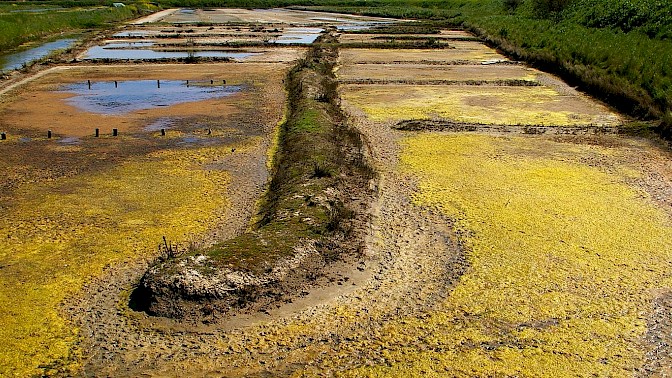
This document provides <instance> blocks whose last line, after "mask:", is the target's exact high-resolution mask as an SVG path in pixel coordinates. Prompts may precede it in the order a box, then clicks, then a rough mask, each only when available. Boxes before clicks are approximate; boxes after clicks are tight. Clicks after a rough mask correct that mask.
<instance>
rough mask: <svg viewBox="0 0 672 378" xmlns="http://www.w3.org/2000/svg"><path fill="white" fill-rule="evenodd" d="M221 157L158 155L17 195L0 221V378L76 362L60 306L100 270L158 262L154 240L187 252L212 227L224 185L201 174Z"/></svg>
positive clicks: (215, 152)
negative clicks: (153, 255) (185, 246)
mask: <svg viewBox="0 0 672 378" xmlns="http://www.w3.org/2000/svg"><path fill="white" fill-rule="evenodd" d="M227 153H230V152H227V149H225V148H203V149H200V150H196V151H195V150H185V151H172V152H171V151H164V152H156V153H152V154H150V155H149V156H147V157H145V158H140V159H134V160H131V161H128V162H125V163H122V164H120V165H119V166H118V167H115V168H111V169H109V170H105V171H101V172H97V173H91V174H86V175H79V176H76V177H72V178H66V179H62V180H58V181H55V182H52V183H49V184H46V185H44V184H42V185H34V184H33V185H30V184H29V185H24V186H22V187H21V188H20V189H19V190H17V192H16V193H15V195H14V201H15V204H14V205H13V206H11V207H9V208H7V209H3V216H2V217H1V218H0V235H2V238H0V265H2V277H1V278H0V297H2V298H3V299H2V308H1V309H0V324H2V327H0V375H1V376H16V377H26V376H31V375H33V374H37V373H38V372H41V371H42V369H38V366H42V367H43V368H44V367H48V366H49V365H52V364H54V362H56V365H55V366H54V367H55V368H56V367H58V368H63V366H58V365H59V364H70V363H73V362H75V361H76V359H77V358H76V353H77V349H76V341H77V337H76V336H77V330H75V329H71V326H70V325H69V324H67V323H66V321H65V320H64V319H63V318H62V317H61V316H60V312H59V305H60V303H61V302H62V301H63V300H64V299H65V298H67V297H68V296H69V295H72V294H74V293H76V292H78V290H79V289H80V288H81V287H82V285H83V284H84V283H85V282H86V281H87V279H89V277H95V276H97V275H99V274H100V272H101V271H102V269H103V268H104V267H105V266H107V265H110V264H114V263H119V262H123V261H130V260H131V259H137V258H138V257H148V252H149V253H156V248H157V245H158V244H159V243H160V242H161V238H162V236H164V235H165V236H166V237H167V238H168V240H171V241H172V242H178V243H186V242H188V241H189V240H190V239H191V238H192V237H193V236H194V235H198V234H202V233H203V232H205V231H207V230H208V229H209V228H210V227H212V225H213V223H214V221H215V220H216V218H217V216H218V214H220V213H221V212H222V210H223V208H224V206H225V205H226V199H225V198H223V197H222V193H225V189H226V183H227V181H228V176H227V173H226V172H225V171H219V170H208V169H204V166H205V164H208V163H210V162H212V161H215V160H217V159H218V158H219V157H221V156H223V155H224V154H227ZM71 368H72V369H75V368H76V365H73V366H71ZM67 369H68V368H67V367H66V370H67ZM46 371H47V372H48V371H49V369H47V370H46Z"/></svg>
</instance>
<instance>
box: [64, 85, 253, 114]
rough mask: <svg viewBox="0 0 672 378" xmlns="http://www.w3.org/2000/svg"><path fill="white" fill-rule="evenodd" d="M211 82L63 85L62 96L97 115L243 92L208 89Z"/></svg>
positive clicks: (234, 87) (216, 87) (233, 88)
mask: <svg viewBox="0 0 672 378" xmlns="http://www.w3.org/2000/svg"><path fill="white" fill-rule="evenodd" d="M209 83H210V82H209V81H208V82H207V83H205V82H203V83H199V82H193V81H192V82H191V83H190V84H189V85H188V84H187V82H186V81H182V80H161V81H160V82H159V83H157V81H156V80H132V81H119V82H118V83H117V85H115V83H114V82H113V81H104V82H92V83H91V88H90V89H89V85H88V82H80V83H74V84H69V85H65V86H63V87H62V88H61V90H60V91H61V92H68V93H72V94H74V96H72V97H69V98H67V99H66V102H67V103H68V104H70V105H73V106H75V107H77V108H79V109H82V110H84V111H87V112H90V113H98V114H108V115H114V114H125V113H130V112H133V111H137V110H143V109H151V108H156V107H162V106H171V105H177V104H182V103H185V102H196V101H203V100H209V99H215V98H222V97H227V96H231V95H233V94H235V93H238V92H240V91H241V90H242V89H243V86H241V85H216V84H215V85H210V84H209Z"/></svg>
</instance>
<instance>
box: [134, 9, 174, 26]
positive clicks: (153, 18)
mask: <svg viewBox="0 0 672 378" xmlns="http://www.w3.org/2000/svg"><path fill="white" fill-rule="evenodd" d="M178 10H179V9H177V8H171V9H166V10H162V11H160V12H156V13H153V14H150V15H149V16H147V17H142V18H139V19H137V20H134V21H132V22H130V24H132V25H141V24H148V23H152V22H159V21H162V20H163V19H164V18H166V17H168V16H170V15H172V14H173V13H175V12H177V11H178Z"/></svg>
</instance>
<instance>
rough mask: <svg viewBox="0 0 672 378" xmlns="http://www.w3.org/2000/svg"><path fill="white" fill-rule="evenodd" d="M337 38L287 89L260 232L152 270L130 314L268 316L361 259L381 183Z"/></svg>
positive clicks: (311, 55) (295, 72) (307, 61)
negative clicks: (343, 105)
mask: <svg viewBox="0 0 672 378" xmlns="http://www.w3.org/2000/svg"><path fill="white" fill-rule="evenodd" d="M334 41H335V38H334V36H333V35H331V34H325V35H324V36H322V38H321V42H327V43H317V44H315V45H313V47H311V49H310V50H309V51H308V52H307V54H306V57H305V58H304V59H302V60H301V61H300V62H299V63H298V64H297V65H296V67H294V68H293V69H292V70H291V71H290V73H289V75H288V77H287V80H286V86H287V90H288V99H289V104H288V115H287V120H286V122H285V123H284V124H283V125H281V126H280V127H281V128H280V134H279V141H278V148H277V151H276V154H275V157H274V164H273V175H272V180H271V182H270V183H269V187H268V190H267V193H266V195H265V197H264V198H263V199H262V201H261V204H260V209H259V211H258V215H257V217H256V219H255V222H254V224H253V225H252V226H251V227H250V230H248V231H247V232H246V233H244V234H242V235H240V236H238V237H236V238H233V239H231V240H228V241H225V242H223V243H221V244H218V245H215V246H214V247H211V248H209V249H207V250H203V251H198V252H196V253H190V254H187V255H184V256H179V257H172V258H168V259H165V260H164V261H161V262H159V263H157V264H155V265H154V266H152V267H151V268H150V269H149V270H148V271H147V273H146V274H145V275H144V277H143V278H142V280H141V282H140V285H139V286H138V288H137V289H136V291H135V292H134V295H133V296H132V301H131V306H132V307H134V308H136V309H138V310H143V311H146V312H148V313H149V314H151V315H157V316H164V317H171V318H189V319H201V318H210V317H221V316H227V315H229V314H234V313H236V312H239V311H241V310H244V311H265V310H266V309H269V308H272V307H269V306H279V304H282V303H285V302H291V301H292V298H294V297H295V296H297V295H299V296H300V295H305V294H306V293H307V290H308V289H309V288H310V287H312V286H315V285H321V284H325V283H329V282H333V281H335V280H338V279H339V276H338V274H336V273H334V272H330V270H331V269H330V267H331V265H332V263H334V262H337V261H340V262H343V261H354V260H356V259H358V258H359V257H360V256H359V255H360V251H361V247H362V240H363V238H362V237H361V236H362V232H363V227H362V226H363V225H364V224H365V223H366V221H367V204H368V203H370V201H369V198H370V196H371V195H372V190H371V189H370V188H372V187H373V186H374V185H373V182H372V180H374V178H375V174H374V171H373V169H372V168H371V167H370V166H369V165H368V164H367V163H366V161H365V154H366V151H365V144H364V143H363V141H362V139H361V136H360V134H359V133H358V132H357V131H356V130H354V129H351V128H349V127H348V126H347V125H346V123H345V119H344V116H343V114H342V113H341V109H340V102H339V97H338V92H337V86H338V84H337V81H336V79H335V77H334V75H333V68H334V65H335V64H336V62H337V59H338V51H337V48H336V47H335V44H334V43H328V42H334Z"/></svg>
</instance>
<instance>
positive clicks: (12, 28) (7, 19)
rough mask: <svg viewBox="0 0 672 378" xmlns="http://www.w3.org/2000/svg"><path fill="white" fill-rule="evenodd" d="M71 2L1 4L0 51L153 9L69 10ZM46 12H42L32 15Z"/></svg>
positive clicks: (133, 6) (105, 7)
mask: <svg viewBox="0 0 672 378" xmlns="http://www.w3.org/2000/svg"><path fill="white" fill-rule="evenodd" d="M71 5H74V4H73V3H70V2H63V3H61V2H56V3H51V2H49V3H47V2H44V3H42V2H40V3H33V4H26V3H18V4H16V3H0V50H2V51H7V50H10V49H13V48H16V47H17V46H20V45H21V44H23V43H26V42H30V41H36V40H40V39H44V38H48V37H50V36H52V35H56V34H59V33H64V32H71V31H76V30H81V29H93V28H101V27H105V26H110V25H111V24H113V23H115V22H118V21H122V20H126V19H130V18H133V17H137V16H138V15H139V14H141V13H143V12H145V11H149V10H152V9H156V7H155V6H152V5H150V4H147V3H136V4H129V5H128V6H126V7H123V8H113V7H111V6H109V5H102V6H96V7H91V6H89V5H91V4H89V3H85V4H81V6H84V5H87V6H88V7H86V8H84V7H81V6H78V7H69V6H71ZM39 9H45V11H35V10H39Z"/></svg>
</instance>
